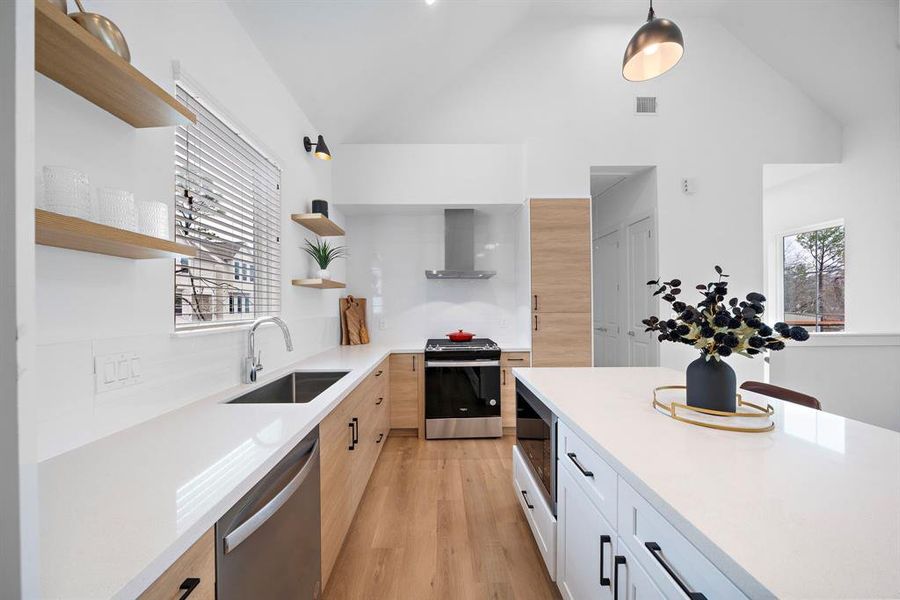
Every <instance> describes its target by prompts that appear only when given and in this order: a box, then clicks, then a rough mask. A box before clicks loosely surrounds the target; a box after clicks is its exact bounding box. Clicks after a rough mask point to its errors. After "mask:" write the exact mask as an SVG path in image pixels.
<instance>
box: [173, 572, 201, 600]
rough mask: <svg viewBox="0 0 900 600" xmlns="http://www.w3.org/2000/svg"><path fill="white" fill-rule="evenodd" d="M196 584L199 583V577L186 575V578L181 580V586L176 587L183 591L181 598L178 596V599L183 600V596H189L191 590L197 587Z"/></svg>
mask: <svg viewBox="0 0 900 600" xmlns="http://www.w3.org/2000/svg"><path fill="white" fill-rule="evenodd" d="M198 585H200V578H199V577H188V578H187V579H185V580H184V581H182V582H181V586H180V587H179V588H178V589H179V590H184V593H183V594H182V595H181V598H179V599H178V600H184V599H185V598H187V597H188V596H190V595H191V592H193V591H194V590H195V589H196V588H197V586H198Z"/></svg>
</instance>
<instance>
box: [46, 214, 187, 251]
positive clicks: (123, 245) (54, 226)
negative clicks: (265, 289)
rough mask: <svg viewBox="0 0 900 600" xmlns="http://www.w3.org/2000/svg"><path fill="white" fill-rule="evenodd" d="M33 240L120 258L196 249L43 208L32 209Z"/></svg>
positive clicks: (58, 246) (57, 246)
mask: <svg viewBox="0 0 900 600" xmlns="http://www.w3.org/2000/svg"><path fill="white" fill-rule="evenodd" d="M34 241H35V243H37V244H40V245H42V246H54V247H56V248H68V249H70V250H79V251H81V252H93V253H94V254H106V255H107V256H119V257H121V258H136V259H146V258H182V257H187V258H194V257H196V256H197V250H196V249H195V248H193V247H191V246H185V245H184V244H176V243H175V242H170V241H169V240H163V239H160V238H155V237H153V236H150V235H144V234H142V233H135V232H133V231H126V230H124V229H118V228H116V227H110V226H109V225H101V224H100V223H93V222H91V221H85V220H84V219H79V218H77V217H69V216H67V215H60V214H57V213H53V212H49V211H46V210H41V209H39V208H38V209H35V211H34Z"/></svg>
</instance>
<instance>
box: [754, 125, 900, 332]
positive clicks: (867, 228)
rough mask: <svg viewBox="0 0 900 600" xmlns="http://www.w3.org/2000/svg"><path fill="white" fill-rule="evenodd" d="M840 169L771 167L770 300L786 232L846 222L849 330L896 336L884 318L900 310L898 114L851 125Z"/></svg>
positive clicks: (767, 210) (767, 209)
mask: <svg viewBox="0 0 900 600" xmlns="http://www.w3.org/2000/svg"><path fill="white" fill-rule="evenodd" d="M844 140H845V145H844V155H843V160H842V161H841V162H840V163H839V164H831V165H822V166H821V168H819V169H817V170H813V171H811V172H806V174H804V175H802V176H800V177H797V178H794V179H785V178H786V177H789V175H790V173H791V172H796V171H797V170H798V169H800V170H801V171H800V172H804V171H802V170H803V169H804V167H805V166H804V165H799V166H791V165H784V166H778V165H776V166H767V167H766V169H765V173H766V179H767V180H769V181H771V180H773V179H774V180H776V181H783V182H782V183H781V184H780V185H774V186H773V187H768V188H767V189H766V190H765V197H764V204H763V235H764V239H765V241H766V248H767V260H766V263H767V265H768V269H769V272H768V281H767V284H766V287H767V290H768V295H769V296H770V297H771V298H773V299H775V298H777V295H776V293H775V292H776V290H777V288H778V287H779V286H778V282H779V280H780V273H778V269H777V262H778V261H777V258H778V255H779V253H780V252H781V236H782V235H783V234H784V232H786V231H791V230H796V229H798V228H803V227H809V226H811V225H816V224H819V223H825V222H829V221H834V220H839V219H843V220H844V227H845V232H846V239H845V255H846V256H845V261H846V264H845V270H846V284H845V285H846V289H845V294H846V296H845V311H846V323H847V324H846V331H848V332H854V333H871V332H882V331H897V330H898V328H900V326H898V325H897V323H895V322H894V320H893V319H892V318H891V317H890V314H891V312H890V311H889V312H888V313H885V308H886V306H891V307H893V308H894V309H896V308H897V307H898V305H900V171H898V169H897V165H898V164H900V112H897V113H895V114H893V115H887V116H883V117H880V118H877V119H873V120H871V121H865V122H861V123H854V124H851V125H849V126H848V127H847V128H846V130H845V134H844Z"/></svg>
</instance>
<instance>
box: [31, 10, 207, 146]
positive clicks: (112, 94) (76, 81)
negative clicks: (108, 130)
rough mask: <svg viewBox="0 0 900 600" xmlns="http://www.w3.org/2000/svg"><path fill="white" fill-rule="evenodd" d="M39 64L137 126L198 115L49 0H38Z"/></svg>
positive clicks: (36, 46) (41, 69)
mask: <svg viewBox="0 0 900 600" xmlns="http://www.w3.org/2000/svg"><path fill="white" fill-rule="evenodd" d="M34 29H35V32H34V33H35V35H34V67H35V69H36V70H37V71H38V72H40V73H43V74H44V75H46V76H47V77H49V78H50V79H53V80H54V81H56V82H57V83H59V84H61V85H63V86H65V87H67V88H69V89H70V90H72V91H73V92H75V93H76V94H78V95H79V96H81V97H83V98H85V99H86V100H88V101H90V102H93V103H94V104H96V105H97V106H99V107H100V108H102V109H103V110H105V111H107V112H109V113H111V114H113V115H115V116H116V117H118V118H120V119H122V120H123V121H125V122H126V123H128V124H130V125H132V126H133V127H138V128H142V127H165V126H171V125H184V124H187V123H188V122H191V123H196V121H197V116H196V115H195V114H194V113H193V112H191V111H190V110H188V109H187V108H186V107H185V106H184V105H183V104H181V103H180V102H179V101H178V100H176V99H175V98H173V97H172V96H171V94H168V93H167V92H166V91H165V90H163V89H162V88H161V87H159V86H158V85H156V84H155V83H154V82H153V81H151V80H150V79H149V78H148V77H147V76H146V75H144V74H143V73H141V72H140V71H138V70H137V69H136V68H134V67H133V66H132V65H131V63H129V62H128V61H126V60H125V59H123V58H122V57H121V56H119V55H118V54H116V53H115V52H113V51H112V50H110V49H109V48H107V47H106V46H105V45H103V43H102V42H101V41H100V40H98V39H97V38H95V37H94V36H92V35H91V34H90V33H88V32H87V30H86V29H84V28H83V27H81V26H80V25H79V24H78V23H76V22H75V21H73V20H72V19H71V18H70V17H68V16H66V14H65V13H63V12H62V11H61V10H59V9H58V8H56V6H54V5H53V3H51V2H48V1H47V0H35V2H34Z"/></svg>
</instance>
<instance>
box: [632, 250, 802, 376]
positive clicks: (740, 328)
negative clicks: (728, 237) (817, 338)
mask: <svg viewBox="0 0 900 600" xmlns="http://www.w3.org/2000/svg"><path fill="white" fill-rule="evenodd" d="M716 273H718V275H719V280H718V281H712V282H709V283H706V284H703V283H701V284H700V285H698V286H697V290H699V291H700V295H702V296H703V300H701V301H700V302H698V303H697V305H696V306H691V305H690V304H686V303H685V302H682V301H680V300H679V299H678V296H679V295H680V294H681V280H679V279H673V280H671V281H664V282H662V283H660V282H659V279H657V280H655V281H648V282H647V285H652V286H659V287H658V289H657V290H656V291H655V292H654V293H653V295H654V296H659V295H660V294H662V299H663V300H665V301H666V302H668V303H669V304H671V305H672V310H673V311H674V312H675V317H674V318H672V319H667V320H661V319H659V318H658V317H650V318H648V319H644V320H643V321H642V323H643V324H644V325H646V326H647V329H645V330H644V331H658V332H659V335H658V336H657V338H658V339H659V341H660V342H664V341H670V342H680V343H682V344H687V345H689V346H693V347H694V348H697V349H698V350H700V353H701V355H702V356H704V357H705V358H706V360H710V359H711V358H714V359H716V360H721V359H723V358H726V357H728V356H731V355H732V354H740V355H742V356H746V357H748V358H753V357H754V356H756V355H757V354H761V353H762V352H764V351H766V350H783V349H784V340H785V339H791V340H795V341H798V342H803V341H806V340H808V339H809V332H807V331H806V329H804V328H803V327H791V326H790V325H788V324H787V323H780V322H779V323H775V325H774V326H773V327H769V326H768V325H766V324H765V323H763V321H762V318H761V316H762V314H763V313H764V312H765V311H766V309H765V302H766V297H765V296H763V295H762V294H760V293H759V292H750V293H749V294H747V296H746V300H738V299H737V298H735V297H733V298H731V299H729V300H728V302H727V304H726V302H725V298H726V297H727V296H728V282H727V281H725V278H727V277H728V275H725V274H724V273H723V272H722V267H720V266H718V265H716ZM776 334H777V335H776Z"/></svg>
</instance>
